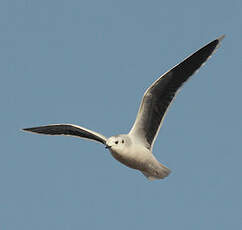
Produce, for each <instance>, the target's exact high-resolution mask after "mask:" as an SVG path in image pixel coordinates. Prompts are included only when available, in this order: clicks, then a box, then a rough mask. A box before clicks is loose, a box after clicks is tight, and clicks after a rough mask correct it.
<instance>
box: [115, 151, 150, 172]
mask: <svg viewBox="0 0 242 230" xmlns="http://www.w3.org/2000/svg"><path fill="white" fill-rule="evenodd" d="M111 154H112V156H113V157H114V158H115V159H116V160H118V161H119V162H121V163H122V164H124V165H126V166H128V167H130V168H133V169H137V170H140V171H146V170H147V167H149V166H148V165H150V163H151V161H153V157H152V153H150V152H148V151H139V152H137V151H135V152H132V151H130V152H128V153H126V152H116V151H113V150H111ZM149 162H150V163H149ZM153 163H154V162H153Z"/></svg>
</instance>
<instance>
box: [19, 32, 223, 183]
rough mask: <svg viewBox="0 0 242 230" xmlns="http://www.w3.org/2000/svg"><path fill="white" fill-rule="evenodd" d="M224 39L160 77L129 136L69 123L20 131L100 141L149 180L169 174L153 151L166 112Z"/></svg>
mask: <svg viewBox="0 0 242 230" xmlns="http://www.w3.org/2000/svg"><path fill="white" fill-rule="evenodd" d="M223 38H224V35H223V36H221V37H219V38H217V39H215V40H214V41H212V42H210V43H208V44H207V45H205V46H204V47H202V48H201V49H199V50H198V51H196V52H195V53H194V54H192V55H191V56H189V57H188V58H186V59H185V60H184V61H182V62H181V63H179V64H178V65H176V66H175V67H173V68H172V69H171V70H169V71H167V72H166V73H165V74H163V75H162V76H161V77H159V78H158V79H157V80H156V81H155V82H154V83H153V84H152V85H151V86H150V87H149V88H148V89H147V90H146V92H145V94H144V96H143V98H142V101H141V105H140V108H139V111H138V114H137V117H136V120H135V122H134V125H133V127H132V128H131V130H130V132H129V133H128V134H120V135H116V136H111V137H110V138H106V137H105V136H103V135H102V134H99V133H97V132H94V131H92V130H89V129H86V128H83V127H80V126H77V125H72V124H52V125H47V126H40V127H33V128H25V129H23V130H24V131H29V132H34V133H40V134H49V135H70V136H76V137H80V138H87V139H89V140H93V141H97V142H100V143H102V144H104V145H105V146H106V148H108V149H109V151H110V152H111V154H112V156H113V157H114V158H115V159H117V160H118V161H120V162H121V163H123V164H125V165H126V166H128V167H130V168H133V169H137V170H140V171H141V172H142V173H143V174H144V175H145V176H146V177H147V178H148V179H150V180H154V179H163V178H164V177H166V176H168V175H169V174H170V172H171V171H170V169H168V168H167V167H166V166H164V165H163V164H161V163H160V162H159V161H158V160H157V159H156V158H155V156H154V155H153V153H152V148H153V145H154V142H155V140H156V137H157V134H158V132H159V129H160V127H161V124H162V121H163V119H164V117H165V114H166V111H167V109H168V107H169V105H170V104H171V102H172V101H173V99H174V98H175V95H176V93H177V92H178V90H179V88H180V87H181V86H182V85H183V83H184V82H185V81H187V80H188V79H189V78H190V76H191V75H193V74H194V73H195V72H196V71H197V70H198V69H199V68H200V67H201V66H202V65H203V64H204V63H205V62H206V61H207V59H208V58H209V57H210V56H211V55H212V54H213V52H214V51H215V50H216V49H217V48H218V46H219V45H220V42H221V40H222V39H223Z"/></svg>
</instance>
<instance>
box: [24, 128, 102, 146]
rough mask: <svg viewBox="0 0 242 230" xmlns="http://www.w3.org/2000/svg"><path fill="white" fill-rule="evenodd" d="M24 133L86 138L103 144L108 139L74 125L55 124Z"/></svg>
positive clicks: (26, 129) (31, 129)
mask: <svg viewBox="0 0 242 230" xmlns="http://www.w3.org/2000/svg"><path fill="white" fill-rule="evenodd" d="M23 130H24V131H28V132H32V133H40V134H47V135H67V136H75V137H80V138H86V139H90V140H93V141H98V142H101V143H102V144H105V143H106V140H107V138H106V137H105V136H103V135H101V134H99V133H97V132H94V131H91V130H89V129H86V128H83V127H80V126H77V125H72V124H53V125H46V126H39V127H33V128H25V129H23Z"/></svg>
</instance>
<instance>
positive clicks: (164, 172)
mask: <svg viewBox="0 0 242 230" xmlns="http://www.w3.org/2000/svg"><path fill="white" fill-rule="evenodd" d="M142 173H143V174H144V176H145V177H146V178H147V179H148V180H151V181H152V180H156V179H164V178H165V177H167V176H168V175H169V174H170V173H171V170H170V169H169V168H167V167H166V166H165V165H163V164H161V163H160V168H159V170H158V172H157V171H156V172H154V173H151V172H144V171H142Z"/></svg>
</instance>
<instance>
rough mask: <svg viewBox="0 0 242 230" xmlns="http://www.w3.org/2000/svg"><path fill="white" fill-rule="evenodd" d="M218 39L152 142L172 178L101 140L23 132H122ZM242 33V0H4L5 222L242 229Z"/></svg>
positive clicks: (0, 209)
mask: <svg viewBox="0 0 242 230" xmlns="http://www.w3.org/2000/svg"><path fill="white" fill-rule="evenodd" d="M222 34H226V38H225V39H224V40H223V42H222V46H221V47H220V48H219V49H218V50H217V52H216V53H215V54H214V55H213V56H212V58H211V59H209V61H208V62H207V64H206V65H205V66H203V67H202V68H201V69H200V71H199V72H198V73H197V74H196V75H194V76H193V77H192V79H191V80H190V81H189V82H188V83H187V84H186V85H185V86H184V87H183V89H182V90H181V91H180V93H179V95H178V96H177V98H176V100H175V102H174V103H173V105H172V106H171V108H170V110H169V112H168V115H167V116H166V119H165V122H164V125H163V127H162V129H161V131H160V134H159V136H158V138H157V141H156V144H155V147H154V153H155V155H156V157H157V158H158V159H159V160H160V161H161V162H162V163H164V164H165V165H167V166H168V167H169V168H170V169H171V170H172V174H171V175H170V176H169V177H167V178H166V179H165V180H157V181H153V182H150V181H148V180H147V179H146V178H145V177H144V176H143V175H142V174H141V173H139V172H138V171H135V170H132V169H129V168H127V167H125V166H123V165H121V164H120V163H119V162H117V161H116V160H114V159H113V158H112V157H111V155H110V153H109V152H108V151H107V150H105V149H104V146H102V145H100V144H98V143H94V142H88V141H85V140H80V139H77V138H71V137H51V136H41V135H34V134H29V133H23V132H20V131H19V130H20V129H21V128H24V127H32V126H38V125H44V124H49V123H63V122H66V123H73V124H77V125H81V126H84V127H87V128H90V129H93V130H96V131H98V132H100V133H102V134H104V135H105V136H107V137H108V136H111V135H115V134H119V133H127V132H128V131H129V129H130V127H131V126H132V123H133V121H134V119H135V117H136V113H137V110H138V108H139V103H140V100H141V97H142V96H143V93H144V91H145V89H146V88H147V87H148V86H149V85H150V84H151V83H152V82H153V81H154V80H155V79H157V78H158V77H159V76H160V75H161V74H162V73H164V72H165V71H167V70H168V69H169V68H171V67H172V66H173V65H175V64H177V63H178V62H180V61H181V60H183V59H184V58H185V57H186V56H188V55H190V54H191V53H192V52H194V51H196V50H197V49H199V48H200V47H202V46H203V45H205V44H206V43H208V42H210V41H212V40H213V39H215V38H217V37H218V36H220V35H222ZM241 41H242V1H241V0H231V1H218V0H216V1H210V0H203V1H194V0H183V1H178V0H177V1H172V0H171V1H158V0H155V1H140V0H134V1H130V0H122V1H110V0H103V1H99V0H93V1H91V0H89V1H87V0H86V1H76V0H69V1H62V0H58V1H57V0H52V1H50V0H48V1H47V0H42V1H30V0H28V1H27V0H23V1H19V0H11V1H9V0H2V1H1V2H0V62H1V68H0V76H1V84H0V103H1V134H0V135H1V142H0V143H1V151H0V184H1V187H0V229H2V230H16V229H18V230H33V229H34V230H42V229H45V230H46V229H51V230H76V229H94V230H95V229H98V230H99V229H117V230H121V229H139V230H147V229H166V230H174V229H192V230H194V229H196V230H203V229H219V230H227V229H242V179H241V176H242V166H241V162H242V144H241V137H242V135H241V134H242V131H241V130H242V108H241V85H242V55H241V54H242V50H241Z"/></svg>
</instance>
